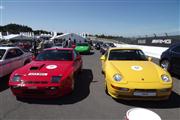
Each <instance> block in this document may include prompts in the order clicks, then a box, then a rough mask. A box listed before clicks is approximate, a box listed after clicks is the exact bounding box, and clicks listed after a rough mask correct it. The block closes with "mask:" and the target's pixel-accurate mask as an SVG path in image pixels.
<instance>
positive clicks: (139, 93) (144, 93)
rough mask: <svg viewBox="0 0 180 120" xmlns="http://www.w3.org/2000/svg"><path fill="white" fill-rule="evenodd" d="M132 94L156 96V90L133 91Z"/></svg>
mask: <svg viewBox="0 0 180 120" xmlns="http://www.w3.org/2000/svg"><path fill="white" fill-rule="evenodd" d="M134 96H156V92H134Z"/></svg>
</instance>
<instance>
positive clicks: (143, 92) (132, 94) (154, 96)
mask: <svg viewBox="0 0 180 120" xmlns="http://www.w3.org/2000/svg"><path fill="white" fill-rule="evenodd" d="M134 86H136V85H134ZM171 92H172V87H171V86H170V87H166V88H145V87H144V88H129V87H119V88H118V87H114V85H112V84H111V85H109V86H108V93H109V94H110V95H111V96H112V97H113V98H115V99H124V100H167V99H168V98H169V97H170V95H171Z"/></svg>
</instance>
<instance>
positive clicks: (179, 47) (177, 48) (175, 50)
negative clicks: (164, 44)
mask: <svg viewBox="0 0 180 120" xmlns="http://www.w3.org/2000/svg"><path fill="white" fill-rule="evenodd" d="M172 51H173V52H178V53H180V46H176V47H174V48H173V49H172Z"/></svg>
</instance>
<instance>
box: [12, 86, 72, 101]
mask: <svg viewBox="0 0 180 120" xmlns="http://www.w3.org/2000/svg"><path fill="white" fill-rule="evenodd" d="M11 91H12V93H13V94H14V95H15V96H17V97H21V98H58V97H60V96H64V95H65V94H67V93H68V92H70V91H71V90H70V89H66V88H62V87H59V86H48V87H35V86H24V87H21V86H11Z"/></svg>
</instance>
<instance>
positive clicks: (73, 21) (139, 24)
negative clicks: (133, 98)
mask: <svg viewBox="0 0 180 120" xmlns="http://www.w3.org/2000/svg"><path fill="white" fill-rule="evenodd" d="M1 3H2V4H1V7H0V8H1V20H2V24H3V25H5V24H8V23H18V24H24V25H28V26H31V27H32V28H33V29H46V30H50V31H58V32H75V33H81V32H86V33H92V34H101V33H103V34H108V35H123V36H137V35H146V34H147V35H150V34H153V33H164V32H167V33H172V32H177V31H180V0H1ZM2 6H3V7H2ZM2 8H3V9H2Z"/></svg>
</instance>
